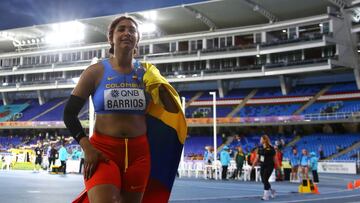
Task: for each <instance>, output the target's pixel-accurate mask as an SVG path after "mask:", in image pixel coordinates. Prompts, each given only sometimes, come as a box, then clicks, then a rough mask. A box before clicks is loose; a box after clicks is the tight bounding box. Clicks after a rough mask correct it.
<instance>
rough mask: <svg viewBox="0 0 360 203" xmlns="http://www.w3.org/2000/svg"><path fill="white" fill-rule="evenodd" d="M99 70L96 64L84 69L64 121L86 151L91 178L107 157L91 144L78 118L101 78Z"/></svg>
mask: <svg viewBox="0 0 360 203" xmlns="http://www.w3.org/2000/svg"><path fill="white" fill-rule="evenodd" d="M98 70H99V68H97V64H95V65H92V66H90V67H88V68H87V69H85V70H84V71H83V73H82V74H81V76H80V79H79V82H78V83H77V85H76V86H75V88H74V90H73V92H72V94H71V96H70V98H69V101H68V102H67V104H66V106H65V109H64V123H65V125H66V127H67V128H68V129H69V131H70V133H71V135H72V136H73V137H74V138H75V140H76V141H77V142H78V143H79V144H80V146H81V147H82V149H83V150H84V153H85V157H84V160H85V163H84V177H85V179H89V178H90V177H91V176H92V175H93V173H94V172H95V170H96V167H97V164H98V162H99V161H102V160H103V161H107V158H106V157H105V156H104V155H103V154H101V153H100V152H99V151H98V150H96V149H95V148H94V147H93V146H92V145H91V143H90V141H89V138H88V137H87V136H86V133H85V131H84V129H83V127H82V126H81V123H80V120H79V119H78V114H79V112H80V110H81V108H82V107H83V106H84V104H85V102H86V100H87V99H88V98H89V96H90V95H91V94H92V93H93V92H94V91H95V88H96V86H97V84H98V82H99V80H101V77H102V74H101V73H99V71H98Z"/></svg>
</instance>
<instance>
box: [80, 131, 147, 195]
mask: <svg viewBox="0 0 360 203" xmlns="http://www.w3.org/2000/svg"><path fill="white" fill-rule="evenodd" d="M90 143H91V144H92V145H93V146H94V147H95V148H96V149H98V150H100V151H101V152H102V153H103V154H104V155H105V156H106V157H108V158H109V159H110V161H109V162H108V163H104V162H100V163H99V164H98V167H97V169H96V171H95V173H94V174H93V176H92V177H91V178H90V179H89V180H87V181H86V180H85V186H86V190H87V191H89V190H90V189H91V188H92V187H94V186H96V185H101V184H112V185H115V186H116V187H117V188H119V190H122V191H127V192H144V191H145V188H146V185H147V181H148V178H149V175H150V149H149V144H148V140H147V136H146V135H141V136H138V137H134V138H117V137H112V136H107V135H101V134H99V133H97V132H94V134H93V135H92V136H91V138H90Z"/></svg>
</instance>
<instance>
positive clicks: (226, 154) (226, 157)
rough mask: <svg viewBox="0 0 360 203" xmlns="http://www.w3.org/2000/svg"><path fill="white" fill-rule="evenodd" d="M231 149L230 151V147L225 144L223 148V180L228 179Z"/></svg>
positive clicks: (221, 158) (221, 160)
mask: <svg viewBox="0 0 360 203" xmlns="http://www.w3.org/2000/svg"><path fill="white" fill-rule="evenodd" d="M229 151H230V149H229V147H228V146H224V148H223V150H222V151H221V153H220V162H221V166H222V172H221V179H223V180H227V179H226V175H227V170H228V166H229V164H230V161H231V158H230V153H229Z"/></svg>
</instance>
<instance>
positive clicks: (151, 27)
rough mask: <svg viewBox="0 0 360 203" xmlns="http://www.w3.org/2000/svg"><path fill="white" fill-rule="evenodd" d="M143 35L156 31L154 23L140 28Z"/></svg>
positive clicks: (145, 24)
mask: <svg viewBox="0 0 360 203" xmlns="http://www.w3.org/2000/svg"><path fill="white" fill-rule="evenodd" d="M139 30H140V32H141V33H152V32H155V30H156V25H155V24H154V23H144V24H141V25H140V26H139Z"/></svg>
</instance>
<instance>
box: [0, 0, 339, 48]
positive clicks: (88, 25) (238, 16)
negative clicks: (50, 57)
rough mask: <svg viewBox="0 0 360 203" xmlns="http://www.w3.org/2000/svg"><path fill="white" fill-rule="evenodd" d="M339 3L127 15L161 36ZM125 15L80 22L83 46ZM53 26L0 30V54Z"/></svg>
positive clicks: (238, 4) (227, 5)
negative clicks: (155, 29)
mask: <svg viewBox="0 0 360 203" xmlns="http://www.w3.org/2000/svg"><path fill="white" fill-rule="evenodd" d="M334 2H345V0H344V1H341V0H338V1H333V0H301V1H299V0H266V1H265V0H212V1H204V2H198V3H192V4H185V5H178V6H173V7H167V8H160V9H154V10H147V11H139V12H132V13H127V15H130V16H133V17H135V18H136V19H137V20H139V21H140V22H141V23H147V22H150V23H154V24H155V25H156V27H157V30H158V31H159V32H160V33H161V34H162V35H173V34H181V33H189V32H198V31H209V30H214V29H223V28H233V27H242V26H250V25H256V24H267V23H272V22H276V21H283V20H289V19H294V18H302V17H308V16H313V15H319V14H325V13H326V12H327V7H328V6H335V7H336V6H337V7H340V6H341V5H336V3H334ZM120 15H124V14H118V15H110V16H102V17H95V18H87V19H80V20H78V22H80V23H82V24H84V25H85V39H84V41H85V43H96V42H105V41H106V30H107V26H108V25H109V23H110V22H111V21H112V20H113V19H114V18H115V17H116V16H120ZM53 26H54V24H45V25H35V26H31V27H23V28H16V29H9V30H3V31H0V52H1V51H3V52H8V51H14V50H15V47H14V44H13V43H14V41H17V42H18V43H21V42H27V41H28V40H30V41H31V40H32V39H39V41H41V40H40V39H43V38H44V37H46V35H47V34H48V33H49V32H51V31H52V29H53Z"/></svg>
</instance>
